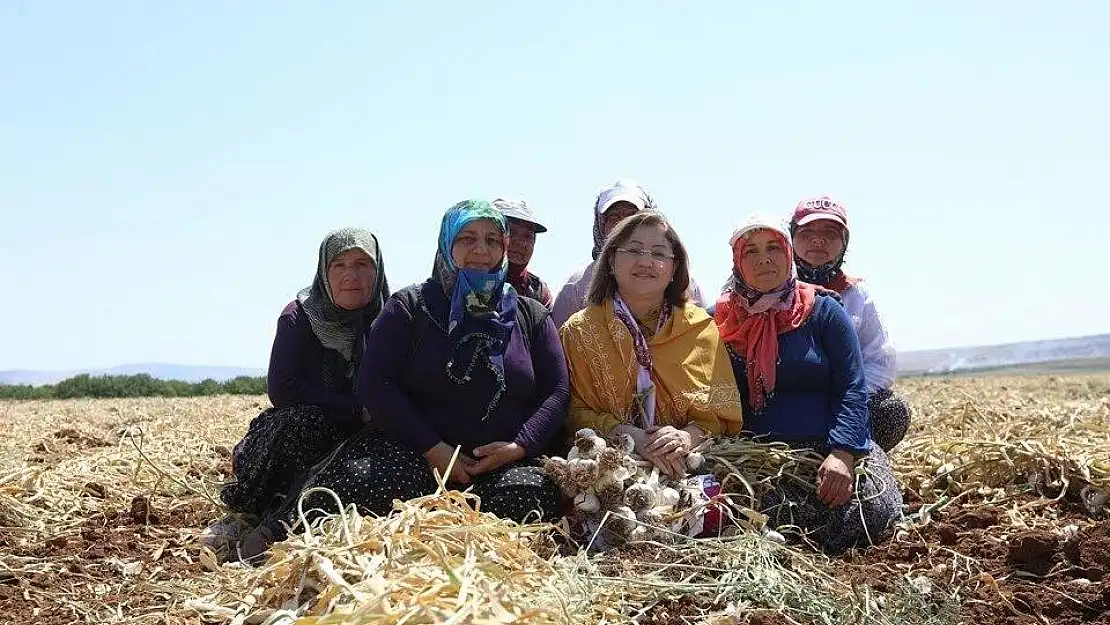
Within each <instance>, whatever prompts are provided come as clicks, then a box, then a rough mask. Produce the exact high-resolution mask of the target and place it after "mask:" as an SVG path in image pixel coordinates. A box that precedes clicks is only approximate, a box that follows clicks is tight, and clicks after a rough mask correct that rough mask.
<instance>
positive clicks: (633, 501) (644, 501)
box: [624, 482, 656, 512]
mask: <svg viewBox="0 0 1110 625" xmlns="http://www.w3.org/2000/svg"><path fill="white" fill-rule="evenodd" d="M655 501H656V497H655V489H654V488H652V487H651V486H648V485H647V484H645V483H643V482H637V483H635V484H633V485H632V486H629V487H628V489H627V490H625V491H624V502H625V503H626V504H628V507H629V508H632V509H633V510H635V511H637V512H639V511H641V510H646V509H648V508H651V507H654V506H655Z"/></svg>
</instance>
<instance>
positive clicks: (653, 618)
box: [639, 595, 724, 625]
mask: <svg viewBox="0 0 1110 625" xmlns="http://www.w3.org/2000/svg"><path fill="white" fill-rule="evenodd" d="M723 609H724V606H720V605H717V604H714V603H713V602H712V601H711V600H709V599H705V598H703V597H698V596H694V595H686V596H683V597H679V598H678V599H667V600H664V601H660V602H659V603H657V604H655V605H654V606H652V607H651V608H650V609H649V610H648V611H647V612H645V613H644V616H643V617H642V618H641V619H640V620H639V622H640V623H643V624H644V625H687V624H688V623H697V622H700V621H701V619H702V618H703V615H704V614H705V613H706V612H712V611H720V610H723Z"/></svg>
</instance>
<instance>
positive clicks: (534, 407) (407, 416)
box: [358, 281, 570, 457]
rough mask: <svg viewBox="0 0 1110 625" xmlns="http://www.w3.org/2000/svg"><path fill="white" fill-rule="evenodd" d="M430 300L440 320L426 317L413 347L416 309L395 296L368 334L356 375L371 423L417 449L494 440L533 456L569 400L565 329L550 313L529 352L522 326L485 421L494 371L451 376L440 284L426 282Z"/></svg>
mask: <svg viewBox="0 0 1110 625" xmlns="http://www.w3.org/2000/svg"><path fill="white" fill-rule="evenodd" d="M420 289H421V293H422V299H423V302H424V305H425V306H426V307H427V309H428V311H430V313H431V315H432V316H433V317H434V318H435V319H438V323H436V322H431V320H429V323H427V325H426V328H425V331H424V333H423V336H422V338H421V339H420V344H419V346H418V347H417V349H415V353H413V352H414V350H413V345H412V343H413V340H414V335H415V333H414V327H415V324H414V321H413V316H414V315H425V314H428V313H426V312H425V311H424V310H422V309H418V310H414V311H409V310H407V309H406V308H405V304H404V302H403V301H402V300H401V299H400V298H399V297H398V296H397V295H394V296H393V297H391V298H390V299H389V301H388V302H386V305H385V307H384V308H383V309H382V312H381V315H379V316H378V318H377V319H376V320H375V321H374V325H373V327H372V328H371V329H370V332H369V333H368V334H367V337H366V353H365V355H364V356H363V359H362V364H361V366H360V368H359V375H358V394H359V396H360V397H363V398H365V405H366V408H367V410H368V411H369V412H370V415H371V418H372V423H373V425H374V426H375V427H377V428H379V429H380V430H382V431H383V432H384V433H385V434H386V435H387V436H389V437H390V438H392V439H394V440H396V441H398V442H401V443H403V444H405V445H407V446H409V447H411V448H412V449H414V450H416V451H418V452H421V453H423V452H425V451H427V450H428V449H431V448H432V447H434V446H435V445H436V444H438V443H440V442H445V443H447V444H448V445H451V446H455V445H461V446H462V451H463V453H468V454H469V453H471V452H472V451H473V449H474V448H475V447H479V446H481V445H484V444H486V443H492V442H494V441H505V442H515V443H517V444H519V445H521V446H522V447H524V449H525V450H526V451H527V453H528V456H529V457H535V456H537V455H539V454H541V453H542V452H543V451H544V448H545V446H546V445H547V444H548V443H549V442H550V441H551V439H552V437H553V436H554V435H555V434H556V433H557V432H558V431H559V429H560V427H561V426H562V424H563V422H564V420H565V419H566V415H567V408H568V407H569V404H570V386H569V380H568V374H567V366H566V360H565V359H564V356H563V348H562V345H561V344H560V342H559V334H558V331H557V330H556V329H555V324H554V323H553V322H552V321H551V319H550V317H547V318H545V319H544V321H543V324H542V325H541V326H539V327H538V328H537V329H536V332H535V336H534V337H532V341H531V347H532V351H531V354H529V352H528V348H527V347H526V346H525V344H524V339H523V337H522V336H521V324H519V323H518V324H517V325H516V327H514V329H513V333H512V335H511V337H510V339H509V345H508V347H507V348H506V351H505V387H506V388H505V392H504V394H503V395H502V396H501V399H500V401H499V402H498V404H497V406H496V407H495V408H494V409H493V411H492V412H491V413H490V415H489V417H487V418H486V419H485V420H482V418H481V417H482V415H483V414H485V411H486V407H487V406H488V405H489V402H490V399H491V398H492V396H493V393H494V389H495V379H494V377H493V374H492V372H490V371H489V370H488V369H487V368H486V367H484V366H480V365H479V366H476V367H475V368H474V371H473V372H472V373H471V380H470V381H469V382H467V383H464V384H462V385H459V384H455V383H454V382H452V381H451V380H450V379H449V378H448V376H447V361H448V358H449V357H450V355H451V347H452V346H451V344H450V343H449V342H448V338H447V334H446V333H445V332H444V331H443V330H442V329H441V326H442V327H446V325H447V315H448V311H449V302H448V300H447V297H446V296H445V295H444V293H443V290H442V288H440V286H439V284H438V283H436V282H432V281H428V282H425V283H424V284H423V285H422V286H421V287H420Z"/></svg>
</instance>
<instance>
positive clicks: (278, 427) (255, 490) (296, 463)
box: [220, 406, 362, 517]
mask: <svg viewBox="0 0 1110 625" xmlns="http://www.w3.org/2000/svg"><path fill="white" fill-rule="evenodd" d="M361 427H362V424H361V423H359V422H358V421H354V420H347V421H341V420H338V419H335V418H334V417H333V416H330V415H329V414H328V413H327V412H326V411H325V410H323V409H321V408H319V407H317V406H289V407H286V408H270V409H268V410H266V411H263V412H262V413H261V414H259V415H258V416H257V417H255V418H254V419H253V420H252V421H251V424H250V428H249V429H248V430H247V434H246V436H244V437H243V440H241V441H239V444H237V445H236V446H235V450H234V451H233V452H232V469H233V470H234V472H235V482H233V483H231V484H228V485H226V486H224V487H223V489H221V490H220V499H222V500H223V502H224V503H225V504H227V507H228V508H229V509H231V510H232V511H233V512H238V513H241V514H248V515H254V516H257V517H265V516H267V515H268V514H270V513H271V512H273V511H274V510H276V509H277V508H278V507H279V506H280V504H281V502H282V499H283V498H284V496H285V495H286V492H287V491H288V490H289V489H290V487H291V486H293V484H294V482H295V481H296V480H297V478H298V476H300V475H301V474H303V473H304V472H305V471H307V470H308V469H309V468H311V467H312V466H313V465H315V464H316V463H318V462H319V461H320V460H321V459H323V458H324V457H325V456H326V455H327V454H328V453H329V452H330V451H332V450H333V449H335V448H336V447H337V446H338V445H339V444H340V443H342V442H343V441H344V440H346V439H348V438H349V437H350V436H351V435H352V434H354V433H355V432H357V431H358V430H359V429H360V428H361Z"/></svg>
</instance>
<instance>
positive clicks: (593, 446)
mask: <svg viewBox="0 0 1110 625" xmlns="http://www.w3.org/2000/svg"><path fill="white" fill-rule="evenodd" d="M574 447H575V448H576V449H577V450H578V453H579V454H581V455H582V456H583V457H585V458H594V457H596V456H597V454H599V453H601V450H603V449H605V440H604V439H603V438H601V437H600V436H577V437H575V439H574Z"/></svg>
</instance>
